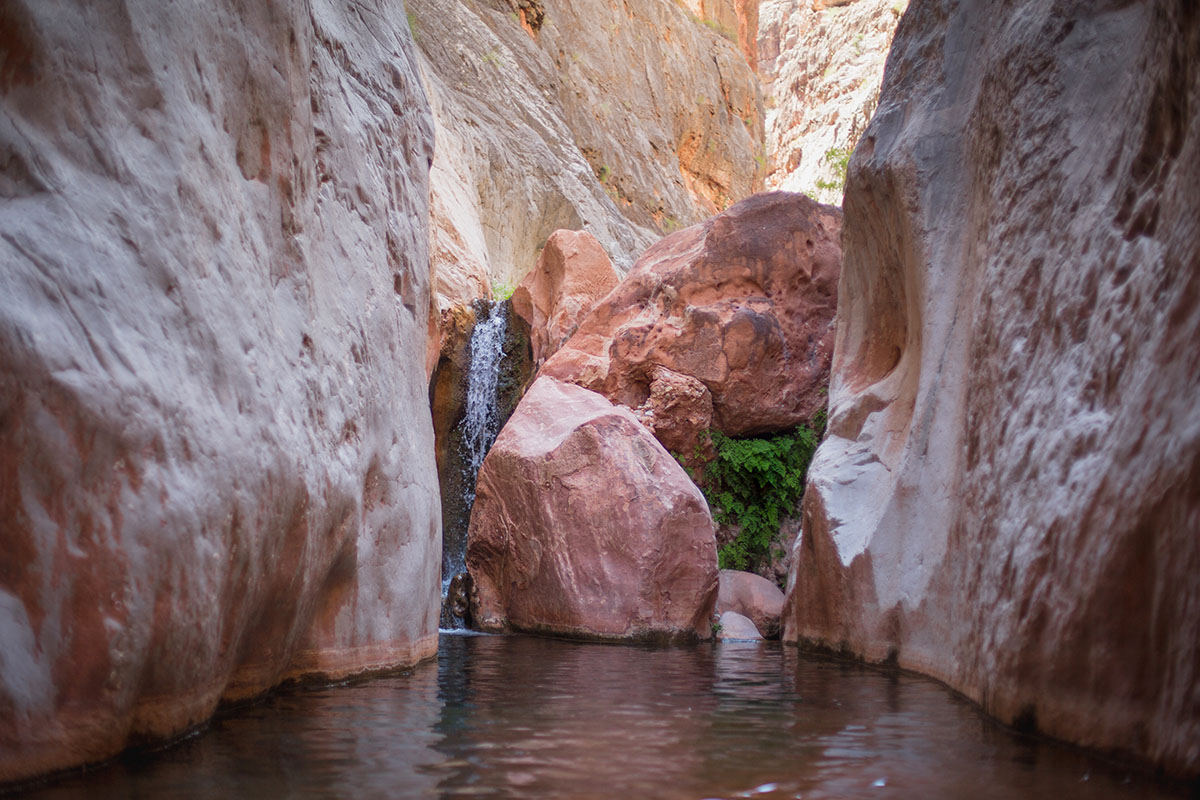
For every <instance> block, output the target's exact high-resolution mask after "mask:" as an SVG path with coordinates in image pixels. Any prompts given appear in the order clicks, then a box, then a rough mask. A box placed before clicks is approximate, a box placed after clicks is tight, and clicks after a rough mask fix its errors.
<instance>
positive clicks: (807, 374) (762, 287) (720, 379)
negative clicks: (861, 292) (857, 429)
mask: <svg viewBox="0 0 1200 800" xmlns="http://www.w3.org/2000/svg"><path fill="white" fill-rule="evenodd" d="M841 221H842V220H841V212H840V211H839V210H838V209H837V208H833V207H831V206H823V205H820V204H818V203H815V202H813V201H812V200H810V199H808V198H807V197H804V196H803V195H796V194H786V193H782V192H779V193H774V194H765V195H756V196H754V197H752V198H749V199H747V200H744V201H742V202H741V203H738V204H737V205H735V206H733V207H732V208H730V209H729V210H728V211H726V212H725V213H724V214H720V215H718V216H716V217H713V218H712V219H710V220H708V221H706V222H704V223H701V224H700V225H697V226H694V227H692V228H688V229H687V230H683V231H680V232H679V233H676V234H674V235H672V236H669V237H667V238H666V239H664V240H662V241H661V242H659V243H658V244H656V245H655V246H653V247H651V248H650V249H649V250H647V251H646V253H645V255H643V256H642V257H641V259H639V260H638V263H637V265H636V266H635V267H634V269H633V271H632V272H630V274H629V275H628V277H626V279H625V280H624V281H622V282H621V284H620V285H619V286H618V287H617V288H616V289H615V290H613V292H611V293H610V294H609V295H608V296H607V297H605V298H604V300H603V301H601V302H600V304H599V305H597V306H596V308H595V309H594V310H593V311H592V313H591V314H589V315H588V317H587V318H586V319H585V320H584V321H583V323H582V324H581V325H580V326H579V330H578V331H577V332H576V333H575V335H574V336H573V337H572V338H571V339H570V340H569V341H568V342H567V343H566V344H565V345H564V346H563V347H562V349H560V350H559V351H558V352H557V353H555V354H554V356H553V357H551V358H550V360H549V361H547V362H546V364H545V365H544V366H543V368H542V374H543V375H549V376H552V377H554V378H556V379H558V380H564V381H571V382H573V383H576V384H579V385H580V386H584V387H587V388H589V389H592V390H594V391H598V392H600V393H601V394H603V395H605V396H606V397H608V398H609V399H610V400H612V401H613V402H614V403H619V404H621V405H624V406H626V407H628V408H631V409H636V410H637V411H638V413H639V414H640V416H641V417H642V419H643V420H644V421H645V422H646V423H647V424H648V425H649V426H650V427H651V429H652V430H654V431H655V433H656V434H657V435H658V436H659V438H660V440H661V441H662V442H663V443H664V444H665V445H666V446H667V447H668V448H671V449H673V450H676V451H678V452H682V453H685V454H690V453H691V452H692V449H693V448H694V447H695V443H696V437H697V435H698V434H699V433H700V432H701V431H703V430H705V429H706V428H708V427H710V426H712V427H716V428H718V429H719V430H721V431H724V432H725V433H727V434H730V435H741V434H753V433H761V432H768V431H777V430H783V429H786V428H790V427H793V426H795V425H797V424H799V423H800V422H803V421H805V420H807V419H809V418H810V417H811V416H812V415H813V414H814V413H815V412H816V411H818V410H820V409H821V408H823V407H824V405H825V395H824V387H825V381H826V379H827V376H828V370H829V362H830V357H831V354H832V350H833V337H834V330H833V315H834V309H835V307H836V287H837V280H838V270H839V269H840V265H841V251H840V248H839V244H838V239H839V236H840V233H841ZM706 415H707V416H706Z"/></svg>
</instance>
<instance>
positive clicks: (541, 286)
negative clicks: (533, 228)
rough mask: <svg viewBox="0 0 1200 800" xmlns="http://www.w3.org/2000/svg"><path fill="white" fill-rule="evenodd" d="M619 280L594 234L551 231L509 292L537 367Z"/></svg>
mask: <svg viewBox="0 0 1200 800" xmlns="http://www.w3.org/2000/svg"><path fill="white" fill-rule="evenodd" d="M619 280H620V278H619V277H618V275H617V271H616V270H615V269H613V265H612V261H610V260H609V258H608V256H607V255H605V253H604V248H603V247H602V246H601V245H600V242H599V241H597V240H596V237H595V236H592V235H591V234H590V233H587V232H586V231H555V232H554V233H552V234H551V235H550V238H549V239H548V240H546V246H545V247H544V248H543V249H542V253H541V255H540V256H538V262H537V265H536V266H535V267H534V268H533V269H532V270H530V271H529V273H528V274H526V276H525V277H524V278H523V279H522V280H521V283H520V284H519V285H518V286H517V288H516V291H514V292H513V296H512V307H513V313H515V314H516V315H517V316H519V317H520V318H521V319H523V320H524V321H525V323H526V324H527V325H529V343H530V346H531V347H532V348H533V361H534V363H535V364H537V365H538V366H541V365H542V364H543V363H544V362H545V361H546V359H547V358H549V357H550V356H552V355H554V353H555V352H556V351H557V350H558V348H559V347H561V346H562V344H563V343H564V342H565V341H567V339H569V338H571V335H572V334H573V333H575V330H576V329H577V328H578V327H579V323H580V322H582V321H583V319H584V317H586V316H587V314H588V312H589V311H591V310H592V308H593V307H595V305H596V303H598V302H599V301H600V300H601V299H603V298H604V296H605V295H606V294H608V293H609V292H610V291H612V290H613V288H615V287H616V285H617V283H618V281H619Z"/></svg>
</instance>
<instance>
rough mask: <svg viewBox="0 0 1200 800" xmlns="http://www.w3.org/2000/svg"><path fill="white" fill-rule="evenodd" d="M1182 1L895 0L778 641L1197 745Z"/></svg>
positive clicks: (1194, 31)
mask: <svg viewBox="0 0 1200 800" xmlns="http://www.w3.org/2000/svg"><path fill="white" fill-rule="evenodd" d="M1197 52H1200V11H1198V10H1197V9H1196V8H1195V7H1194V6H1192V5H1189V4H1186V3H1176V2H1165V1H1164V2H1147V3H1139V4H1130V5H1123V6H1121V7H1120V8H1117V7H1111V8H1110V7H1106V8H1105V9H1104V10H1099V9H1095V10H1093V9H1092V7H1091V6H1090V5H1088V4H1075V5H1072V4H1064V3H1058V4H1048V3H1023V2H1005V3H995V2H982V1H980V2H962V3H959V4H957V5H954V6H949V7H947V6H946V5H944V4H942V3H938V2H931V1H926V0H918V1H916V2H914V3H913V4H912V5H911V6H910V8H909V11H908V13H907V14H906V16H905V17H904V18H903V20H902V21H901V23H900V26H899V29H898V31H897V36H896V45H895V49H894V50H893V52H892V55H891V57H890V60H889V64H888V75H887V79H886V80H885V84H884V90H883V93H882V96H881V99H880V105H879V112H878V113H877V115H876V117H875V119H874V120H873V121H872V123H871V126H870V127H869V128H868V130H867V133H866V136H865V138H864V139H863V142H862V144H861V145H860V146H859V149H858V151H857V153H856V155H855V157H854V160H853V161H852V162H851V174H850V182H849V186H848V191H847V194H846V206H845V212H846V228H845V231H846V233H845V239H844V243H845V264H844V269H843V272H842V282H841V286H840V291H839V297H840V304H839V310H838V316H839V325H838V338H837V346H836V351H835V356H834V372H833V380H832V385H831V389H830V396H831V409H830V418H831V420H830V428H829V435H828V438H827V439H826V441H825V442H824V444H823V445H822V446H821V448H820V450H819V451H818V453H817V456H816V459H815V461H814V464H813V466H812V468H811V470H810V472H809V479H810V486H809V491H808V494H807V496H806V498H805V502H804V526H803V531H802V535H801V538H800V541H799V543H798V544H797V546H796V551H795V553H794V562H793V563H794V572H793V574H792V576H791V578H790V581H789V592H788V600H787V603H788V605H787V608H786V609H785V613H784V617H785V637H786V638H787V639H791V640H812V641H816V642H819V643H823V644H825V645H828V646H832V647H842V646H844V647H846V648H848V649H849V650H850V651H852V652H854V653H857V654H859V655H862V656H865V657H866V658H869V659H873V660H876V659H884V658H888V657H889V656H890V657H894V658H895V659H896V660H897V661H898V662H899V664H900V665H901V666H904V667H910V668H914V669H917V670H920V671H922V672H926V673H929V674H931V675H934V676H936V677H938V678H941V679H943V680H945V681H946V682H947V683H949V684H950V685H951V686H953V687H954V688H956V689H958V690H960V691H962V692H964V693H965V694H966V695H967V696H969V697H971V698H973V699H975V700H977V701H979V702H981V703H982V704H983V706H984V707H985V708H986V709H987V710H988V711H990V712H991V713H993V714H995V715H997V716H998V717H999V718H1000V719H1002V720H1004V721H1006V722H1014V723H1017V724H1019V725H1026V726H1034V725H1036V727H1037V728H1039V729H1041V730H1043V731H1045V732H1047V733H1050V734H1052V735H1055V736H1059V737H1063V738H1066V739H1069V740H1072V741H1075V742H1079V743H1081V744H1084V745H1089V746H1094V747H1099V748H1105V749H1112V750H1117V751H1124V752H1127V753H1131V754H1134V755H1137V756H1140V757H1143V758H1145V759H1148V760H1150V761H1152V762H1155V763H1158V764H1161V765H1163V766H1165V767H1166V768H1168V769H1170V770H1172V771H1176V772H1180V773H1185V774H1195V773H1196V772H1198V771H1200V650H1198V647H1200V645H1198V644H1197V643H1198V642H1200V537H1197V531H1200V403H1198V402H1197V398H1198V397H1200V348H1197V345H1196V343H1197V342H1198V341H1200V270H1197V266H1196V265H1197V264H1198V263H1200V226H1198V225H1197V218H1196V209H1197V205H1198V199H1200V198H1198V195H1197V185H1196V176H1197V175H1200V62H1197V60H1196V59H1195V57H1194V56H1195V54H1196V53H1197Z"/></svg>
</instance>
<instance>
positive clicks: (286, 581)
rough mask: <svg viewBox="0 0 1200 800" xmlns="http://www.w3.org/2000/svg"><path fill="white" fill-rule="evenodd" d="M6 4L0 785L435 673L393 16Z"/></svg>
mask: <svg viewBox="0 0 1200 800" xmlns="http://www.w3.org/2000/svg"><path fill="white" fill-rule="evenodd" d="M358 7H359V8H360V9H361V10H362V11H369V12H370V14H371V17H370V18H371V19H372V22H371V23H370V25H368V24H367V23H366V22H364V19H363V17H362V16H360V14H359V13H358V12H356V11H354V10H351V9H350V8H349V7H347V6H344V5H343V4H339V3H327V2H322V1H320V0H318V1H317V2H312V3H296V2H275V3H270V4H262V3H258V2H253V3H246V2H235V1H233V0H230V1H229V2H217V3H210V4H204V5H202V6H189V7H188V8H186V9H185V8H183V7H180V6H176V5H172V4H157V3H148V4H147V3H126V2H116V3H105V4H98V3H97V4H87V3H85V4H76V5H73V6H72V9H71V10H70V12H68V11H67V10H66V9H65V8H64V7H61V6H59V5H57V4H50V3H41V2H10V3H5V4H4V5H3V6H2V7H0V31H3V35H2V36H0V49H2V56H0V58H2V60H3V68H0V94H2V95H3V106H2V109H0V153H3V156H0V160H2V161H3V163H4V167H3V177H2V178H0V264H2V265H3V266H2V267H0V275H2V276H3V277H2V278H0V284H2V286H3V288H2V289H0V454H2V455H0V552H2V553H3V557H2V558H0V641H2V642H3V647H2V648H0V781H6V780H12V779H17V778H22V777H25V776H29V775H33V774H36V773H41V772H46V771H49V770H54V769H60V768H64V767H70V766H74V765H78V764H81V763H84V762H92V761H97V760H101V759H104V758H108V757H109V756H112V755H113V754H114V753H116V752H117V751H119V750H120V749H121V748H123V747H124V746H125V745H126V744H127V743H128V742H131V741H137V742H149V741H154V740H158V739H162V738H165V737H169V736H172V735H176V734H179V733H181V732H183V731H185V730H187V729H188V728H190V727H192V726H195V725H198V724H200V723H202V722H204V721H205V720H206V719H207V718H208V717H209V715H210V714H211V713H212V712H213V710H214V709H215V708H216V706H217V703H218V702H219V701H221V700H244V699H247V698H249V697H252V696H255V695H257V694H259V693H261V692H263V691H265V690H266V689H268V688H270V687H271V686H273V685H275V684H276V683H277V682H279V681H280V680H282V679H285V678H289V677H301V676H306V675H319V676H323V677H325V678H343V677H346V676H349V675H353V674H357V673H360V672H363V671H367V670H374V669H382V668H391V667H396V666H398V665H406V664H411V663H413V662H415V661H417V660H419V659H422V658H424V657H426V656H429V655H432V654H433V652H434V650H435V648H436V645H437V639H436V634H437V630H436V622H437V608H438V597H437V561H438V558H437V554H438V528H439V519H440V517H439V507H438V499H437V486H436V483H435V480H434V466H433V433H432V428H431V426H430V424H429V421H428V419H429V416H428V411H427V399H426V396H425V392H424V391H423V389H422V387H423V385H424V364H423V361H424V352H425V335H426V327H427V320H426V316H425V309H426V308H427V305H428V271H427V268H426V264H427V261H428V252H427V245H426V233H425V231H426V228H427V214H428V209H427V205H426V200H425V198H426V197H427V194H428V169H429V162H430V159H431V158H432V151H431V147H432V139H433V136H432V128H431V118H430V114H429V111H428V106H427V103H426V101H425V99H424V93H423V90H422V89H421V85H420V80H419V77H418V75H417V70H416V64H415V56H414V54H413V50H412V43H411V41H409V40H408V38H407V35H406V34H405V33H404V31H405V25H404V14H403V10H402V8H401V7H400V6H399V5H398V4H395V3H383V2H372V0H366V2H363V3H359V4H358Z"/></svg>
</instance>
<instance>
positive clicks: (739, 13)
mask: <svg viewBox="0 0 1200 800" xmlns="http://www.w3.org/2000/svg"><path fill="white" fill-rule="evenodd" d="M761 3H762V0H683V4H684V6H685V7H686V8H687V9H688V11H690V12H692V13H693V14H695V15H696V16H697V17H699V18H700V19H702V20H704V21H705V23H706V24H707V25H708V26H709V27H710V28H713V29H714V30H716V31H717V32H718V33H720V34H721V35H722V36H724V37H725V38H727V39H730V40H736V41H737V43H738V47H740V48H741V49H742V53H743V54H745V56H746V63H748V64H749V65H750V67H751V68H752V69H753V68H756V67H757V66H758V7H759V5H761Z"/></svg>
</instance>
